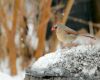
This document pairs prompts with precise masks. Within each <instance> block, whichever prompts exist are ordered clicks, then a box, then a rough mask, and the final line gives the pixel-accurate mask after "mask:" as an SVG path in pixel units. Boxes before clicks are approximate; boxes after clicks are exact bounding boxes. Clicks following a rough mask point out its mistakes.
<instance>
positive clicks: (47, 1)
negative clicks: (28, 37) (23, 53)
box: [34, 0, 52, 59]
mask: <svg viewBox="0 0 100 80" xmlns="http://www.w3.org/2000/svg"><path fill="white" fill-rule="evenodd" d="M51 2H52V0H41V4H40V6H41V13H40V20H39V24H38V31H37V35H38V40H39V41H38V47H37V50H36V52H35V55H34V57H35V58H36V59H38V58H39V57H41V56H42V55H43V53H44V50H45V36H46V29H47V23H48V21H49V18H50V12H51Z"/></svg>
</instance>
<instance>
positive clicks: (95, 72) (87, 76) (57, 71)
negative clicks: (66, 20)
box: [26, 45, 100, 80]
mask: <svg viewBox="0 0 100 80" xmlns="http://www.w3.org/2000/svg"><path fill="white" fill-rule="evenodd" d="M26 74H27V75H32V76H35V77H36V76H37V77H45V76H58V77H59V76H60V77H67V79H68V80H69V79H70V80H99V79H100V46H99V45H81V46H77V47H72V48H65V49H59V50H57V51H55V52H54V53H50V54H46V55H45V56H43V57H41V58H40V59H38V60H37V61H36V62H35V63H34V64H33V65H32V67H31V68H30V69H29V70H27V71H26ZM72 78H73V79H72ZM76 78H77V79H76ZM33 80H34V79H33Z"/></svg>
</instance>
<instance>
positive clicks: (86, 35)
mask: <svg viewBox="0 0 100 80" xmlns="http://www.w3.org/2000/svg"><path fill="white" fill-rule="evenodd" d="M81 36H85V37H89V38H92V39H94V40H96V38H95V37H94V36H93V35H90V34H81Z"/></svg>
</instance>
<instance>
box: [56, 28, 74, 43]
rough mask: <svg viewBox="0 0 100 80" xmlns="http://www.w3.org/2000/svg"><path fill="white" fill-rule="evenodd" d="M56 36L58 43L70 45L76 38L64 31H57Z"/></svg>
mask: <svg viewBox="0 0 100 80" xmlns="http://www.w3.org/2000/svg"><path fill="white" fill-rule="evenodd" d="M56 35H57V38H58V40H59V41H61V42H65V43H71V42H72V41H74V40H75V38H76V36H75V35H72V34H67V33H66V32H65V31H64V30H61V29H57V31H56Z"/></svg>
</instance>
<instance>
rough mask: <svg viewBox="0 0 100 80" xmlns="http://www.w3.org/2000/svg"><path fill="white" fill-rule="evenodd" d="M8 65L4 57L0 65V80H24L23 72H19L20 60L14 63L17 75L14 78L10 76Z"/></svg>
mask: <svg viewBox="0 0 100 80" xmlns="http://www.w3.org/2000/svg"><path fill="white" fill-rule="evenodd" d="M8 63H9V60H8V57H6V58H5V59H4V60H3V61H2V62H1V63H0V80H24V78H25V71H22V70H21V67H20V63H21V59H20V58H18V59H17V61H16V64H17V70H18V74H17V75H15V76H11V75H10V69H9V65H8Z"/></svg>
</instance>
